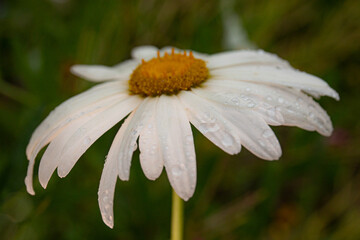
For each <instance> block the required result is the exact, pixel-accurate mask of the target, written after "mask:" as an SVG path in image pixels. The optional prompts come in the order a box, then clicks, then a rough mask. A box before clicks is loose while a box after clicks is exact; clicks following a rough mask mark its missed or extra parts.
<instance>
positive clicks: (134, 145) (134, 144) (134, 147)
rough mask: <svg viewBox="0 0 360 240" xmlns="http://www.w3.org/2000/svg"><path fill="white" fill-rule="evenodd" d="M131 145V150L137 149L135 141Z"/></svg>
mask: <svg viewBox="0 0 360 240" xmlns="http://www.w3.org/2000/svg"><path fill="white" fill-rule="evenodd" d="M132 146H133V151H135V150H136V149H137V143H136V142H134V143H133V145H132Z"/></svg>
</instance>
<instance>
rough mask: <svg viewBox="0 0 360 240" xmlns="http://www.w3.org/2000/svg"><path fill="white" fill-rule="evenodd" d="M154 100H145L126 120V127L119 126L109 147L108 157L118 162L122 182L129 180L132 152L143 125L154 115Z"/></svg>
mask: <svg viewBox="0 0 360 240" xmlns="http://www.w3.org/2000/svg"><path fill="white" fill-rule="evenodd" d="M155 102H156V100H155V99H153V98H146V99H144V100H143V102H142V103H141V104H140V105H139V106H138V108H136V109H135V110H134V111H133V112H132V113H131V114H130V116H131V119H126V122H128V123H127V125H126V126H127V127H126V128H125V127H123V126H121V128H120V130H119V131H118V133H117V134H116V136H115V139H114V141H113V143H112V145H111V147H110V151H109V154H108V157H109V156H110V157H114V158H116V159H117V161H118V172H119V177H120V179H121V180H123V181H127V180H129V175H130V165H131V158H132V155H133V152H134V151H135V150H136V148H137V144H136V140H137V139H138V137H139V135H140V132H141V130H142V128H143V127H144V125H145V124H146V123H147V122H148V121H149V119H150V117H151V116H152V114H153V113H154V108H155Z"/></svg>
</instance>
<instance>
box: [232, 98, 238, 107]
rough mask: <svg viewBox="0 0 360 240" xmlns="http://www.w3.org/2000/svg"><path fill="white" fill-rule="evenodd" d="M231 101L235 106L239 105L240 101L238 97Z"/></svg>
mask: <svg viewBox="0 0 360 240" xmlns="http://www.w3.org/2000/svg"><path fill="white" fill-rule="evenodd" d="M231 101H232V102H233V103H234V104H235V105H239V99H238V98H237V97H233V98H232V99H231Z"/></svg>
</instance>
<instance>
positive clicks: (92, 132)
mask: <svg viewBox="0 0 360 240" xmlns="http://www.w3.org/2000/svg"><path fill="white" fill-rule="evenodd" d="M140 103H141V98H139V97H137V96H128V98H126V99H124V100H123V101H121V102H119V103H117V104H115V105H113V106H112V107H110V108H108V109H106V110H105V111H104V112H103V113H102V114H100V115H98V116H96V117H95V118H93V119H91V120H90V121H88V122H87V123H85V124H84V125H83V126H82V127H81V128H79V129H78V130H77V131H76V132H74V133H73V135H72V136H71V137H70V138H69V140H68V142H67V143H66V145H65V147H64V148H63V149H60V151H61V157H60V160H59V166H58V175H59V177H65V176H66V175H67V174H68V173H69V172H70V170H71V169H72V167H73V166H74V165H75V163H76V162H77V160H78V159H79V158H80V157H81V155H82V154H83V153H84V152H85V151H86V150H87V149H88V148H89V147H90V146H91V145H92V144H93V143H94V142H95V141H96V140H97V139H98V138H99V137H100V136H101V135H103V134H104V133H105V132H106V131H108V130H109V129H110V128H111V127H113V126H114V125H115V124H116V123H118V122H119V121H121V120H122V119H123V118H124V117H125V116H126V115H127V114H129V112H131V111H132V110H133V109H134V108H136V106H137V105H139V104H140Z"/></svg>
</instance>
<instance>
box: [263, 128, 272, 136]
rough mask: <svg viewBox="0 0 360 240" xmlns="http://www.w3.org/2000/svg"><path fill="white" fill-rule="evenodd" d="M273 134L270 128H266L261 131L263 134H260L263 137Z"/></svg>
mask: <svg viewBox="0 0 360 240" xmlns="http://www.w3.org/2000/svg"><path fill="white" fill-rule="evenodd" d="M273 135H274V133H273V132H272V131H271V130H270V129H266V130H265V131H264V132H263V134H262V136H263V137H264V138H269V137H271V136H273Z"/></svg>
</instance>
